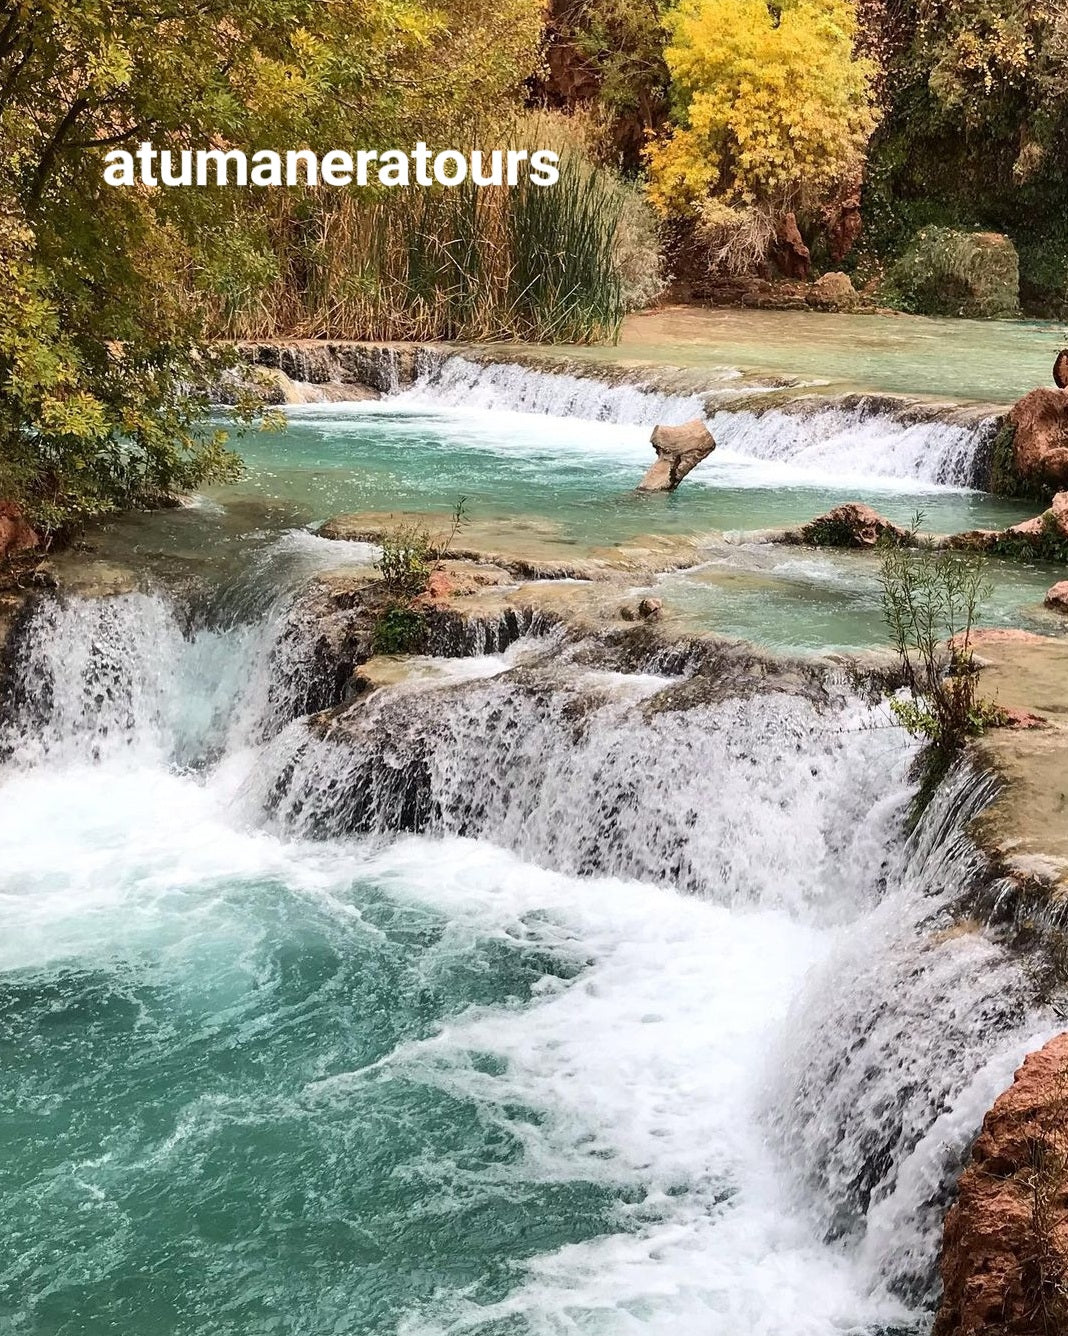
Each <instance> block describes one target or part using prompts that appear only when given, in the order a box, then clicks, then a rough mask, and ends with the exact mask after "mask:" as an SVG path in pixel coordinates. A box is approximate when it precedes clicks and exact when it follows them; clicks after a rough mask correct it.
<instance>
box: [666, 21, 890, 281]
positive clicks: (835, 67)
mask: <svg viewBox="0 0 1068 1336" xmlns="http://www.w3.org/2000/svg"><path fill="white" fill-rule="evenodd" d="M666 23H667V27H668V31H669V34H670V39H669V42H668V45H667V48H666V50H665V58H666V60H667V64H668V68H669V69H670V71H671V75H672V79H673V81H674V84H673V97H674V103H675V106H674V116H673V120H674V125H673V127H672V129H671V130H670V132H669V133H668V134H667V135H666V136H665V138H664V139H663V140H662V141H661V142H659V143H658V144H656V145H655V146H654V147H653V148H652V149H651V151H650V153H649V170H650V177H651V182H650V191H651V195H652V198H653V200H654V202H655V203H656V205H657V206H658V208H659V209H660V210H661V212H662V213H664V214H683V215H687V216H689V217H692V218H694V219H695V220H696V221H697V222H698V223H699V224H700V226H701V228H702V229H703V231H704V232H705V234H706V236H707V237H708V239H709V240H710V241H711V242H712V244H713V249H714V253H715V255H716V258H717V259H718V260H719V262H720V263H722V264H724V265H725V266H727V267H731V268H744V267H746V266H748V265H749V264H751V263H753V262H754V261H756V260H759V259H762V258H763V255H764V253H765V252H766V250H767V247H768V246H769V245H770V243H771V240H772V238H773V237H774V233H775V226H776V222H777V220H778V219H780V218H781V217H782V216H783V215H784V214H786V213H788V212H790V211H796V210H800V209H804V210H813V209H815V208H817V207H818V206H819V205H820V204H821V203H822V202H823V201H824V200H825V199H826V198H828V197H829V196H831V195H832V194H833V193H834V191H835V189H836V187H838V186H839V185H840V183H841V182H842V181H843V180H844V179H849V178H850V177H851V176H854V175H856V174H857V173H858V171H859V168H860V164H861V162H862V160H863V154H864V149H865V145H866V144H867V141H868V137H869V135H870V134H871V131H872V128H873V126H874V123H875V117H874V113H873V111H872V107H871V102H870V86H871V81H872V77H873V74H874V67H873V65H872V63H871V61H870V60H868V59H866V58H863V57H858V56H857V55H856V54H855V52H854V40H855V36H856V14H855V10H854V7H853V4H852V3H851V0H783V3H782V4H781V5H776V4H768V3H766V2H765V0H681V3H680V4H679V5H678V7H677V8H676V9H675V10H674V11H672V12H671V13H669V14H668V16H667V18H666Z"/></svg>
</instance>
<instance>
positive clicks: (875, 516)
mask: <svg viewBox="0 0 1068 1336" xmlns="http://www.w3.org/2000/svg"><path fill="white" fill-rule="evenodd" d="M884 536H887V537H888V538H889V539H891V540H892V541H893V542H895V543H904V542H906V541H907V539H908V534H907V533H906V532H905V530H904V529H902V528H900V527H899V526H898V525H896V524H893V523H891V521H890V520H888V519H884V518H883V516H882V515H880V514H879V512H878V511H877V510H873V509H872V507H871V506H867V505H865V504H864V503H863V502H862V501H848V502H846V504H845V505H843V506H835V508H834V509H833V510H829V511H828V512H827V513H826V515H820V516H819V517H818V518H817V519H814V520H813V521H812V523H811V524H806V525H805V527H804V528H803V529H802V530H801V532H800V535H799V537H800V540H801V542H802V543H810V544H812V546H814V547H860V548H865V547H874V546H875V545H876V543H878V542H879V540H880V539H881V538H883V537H884Z"/></svg>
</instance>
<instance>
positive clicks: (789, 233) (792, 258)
mask: <svg viewBox="0 0 1068 1336" xmlns="http://www.w3.org/2000/svg"><path fill="white" fill-rule="evenodd" d="M771 259H772V262H773V263H774V265H775V268H776V269H778V270H779V272H780V273H781V274H782V276H783V278H794V279H798V278H808V272H809V269H810V268H811V267H812V256H811V254H810V252H809V249H808V247H807V246H806V245H805V242H804V238H803V237H802V236H801V233H800V231H799V230H798V226H797V218H796V217H795V215H794V214H792V213H788V214H786V215H785V217H783V218H782V219H780V221H779V226H778V227H777V229H776V231H775V241H774V242H773V244H772V248H771Z"/></svg>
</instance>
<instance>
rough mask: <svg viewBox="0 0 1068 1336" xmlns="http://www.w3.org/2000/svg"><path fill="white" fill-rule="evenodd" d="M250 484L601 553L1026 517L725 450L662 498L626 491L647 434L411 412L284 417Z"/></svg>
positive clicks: (916, 484)
mask: <svg viewBox="0 0 1068 1336" xmlns="http://www.w3.org/2000/svg"><path fill="white" fill-rule="evenodd" d="M241 451H242V454H243V456H244V458H245V460H246V462H247V464H248V468H249V476H248V478H247V479H246V480H245V482H244V483H242V484H240V485H239V487H238V489H237V491H236V493H224V494H220V495H219V499H220V500H221V501H223V502H224V503H225V502H227V501H228V499H229V496H231V495H252V496H260V497H263V498H267V497H271V498H279V497H283V498H285V499H286V500H287V501H288V502H290V503H292V504H294V505H296V506H299V507H301V508H302V509H303V512H304V514H305V515H306V516H307V517H308V519H309V521H321V520H324V519H327V518H328V517H329V516H331V515H335V514H339V513H346V512H354V511H390V510H398V511H403V510H415V511H422V510H438V511H447V510H449V509H450V508H451V506H452V505H453V504H454V502H455V501H456V499H457V497H458V496H466V497H467V498H468V502H469V510H470V513H471V516H472V517H473V518H474V519H476V520H483V519H485V520H497V519H515V518H524V519H530V518H533V519H538V520H542V521H544V522H545V523H546V524H547V525H549V526H552V527H553V528H555V529H556V530H557V531H558V532H559V535H560V538H561V540H562V541H565V542H570V543H576V542H581V543H587V544H594V545H600V544H610V543H618V542H621V541H624V540H626V539H628V538H632V537H634V536H635V535H637V534H642V533H668V534H699V533H709V532H713V531H717V530H746V529H758V528H765V527H771V526H783V525H789V524H797V523H800V522H804V521H807V520H809V519H812V518H814V517H815V516H816V515H818V514H821V513H823V512H824V511H825V510H827V509H829V508H830V506H832V505H835V504H838V503H839V502H842V501H847V500H857V499H864V500H868V501H871V502H872V503H873V504H876V505H877V506H878V507H879V508H880V509H881V510H882V511H883V512H884V513H885V514H887V515H888V517H890V518H892V519H894V520H897V521H899V522H907V521H908V520H909V519H910V518H911V517H912V516H913V514H914V513H915V512H916V511H917V510H923V511H924V512H925V515H926V524H927V526H928V527H929V528H931V529H933V530H935V531H940V532H953V531H956V530H960V529H966V528H982V527H994V526H997V525H1000V524H1005V523H1015V522H1016V521H1017V520H1019V519H1023V518H1026V516H1027V515H1028V513H1029V510H1028V507H1027V506H1026V505H1024V506H1021V505H1019V504H1017V503H1011V502H1010V503H1007V502H1003V501H999V500H997V499H996V498H993V497H990V496H987V495H985V494H982V493H975V492H966V491H959V490H956V491H954V490H949V489H946V488H938V487H935V486H932V485H929V484H926V483H923V482H922V481H921V480H919V479H909V478H893V477H879V476H878V475H874V476H873V475H872V474H871V473H866V472H865V470H864V467H863V464H862V462H860V461H858V462H857V463H856V465H855V466H854V469H853V471H852V476H850V472H849V471H848V469H847V470H845V471H838V472H837V473H835V472H832V470H831V468H829V467H824V468H820V467H816V468H805V467H801V466H796V465H791V464H790V463H789V462H780V461H767V460H761V459H755V458H747V457H745V456H741V455H738V454H735V453H731V452H729V451H728V450H726V449H723V450H720V451H717V452H716V453H715V454H714V455H712V456H711V457H710V458H709V459H708V460H706V461H705V462H704V463H703V464H702V465H701V466H700V467H699V469H698V470H697V471H696V472H695V473H694V474H692V475H691V477H690V479H688V480H687V482H686V483H685V484H684V485H683V486H682V487H681V488H680V489H679V491H678V492H676V493H674V494H673V495H669V496H664V495H656V496H642V495H638V494H637V493H635V491H634V489H635V487H636V486H637V484H638V482H639V481H640V480H641V478H642V476H643V474H644V472H645V470H646V468H647V467H648V466H649V464H650V462H651V461H652V458H653V452H652V450H651V448H650V446H649V430H648V428H647V427H631V426H624V425H617V424H607V423H597V422H589V421H584V420H581V419H576V418H555V417H543V416H536V415H533V414H522V413H507V412H488V411H464V410H462V409H435V408H428V407H423V406H420V405H418V404H409V405H404V406H400V407H397V406H393V405H391V404H390V403H389V402H388V401H387V402H386V403H385V404H384V405H381V406H378V405H376V406H372V407H371V408H363V407H361V408H351V407H350V408H337V407H334V408H312V409H296V410H289V426H288V428H287V430H286V431H285V432H284V433H280V434H274V433H272V434H269V435H268V434H258V435H255V436H250V437H247V438H245V439H244V440H243V441H242V443H241Z"/></svg>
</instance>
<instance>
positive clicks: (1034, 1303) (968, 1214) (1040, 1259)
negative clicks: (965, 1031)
mask: <svg viewBox="0 0 1068 1336" xmlns="http://www.w3.org/2000/svg"><path fill="white" fill-rule="evenodd" d="M941 1269H942V1281H943V1285H944V1294H943V1298H942V1305H941V1308H940V1309H939V1312H938V1317H937V1319H936V1321H935V1326H934V1336H979V1333H983V1336H1048V1333H1051V1332H1063V1331H1065V1330H1068V1305H1066V1302H1065V1281H1066V1279H1068V1034H1061V1035H1058V1036H1057V1037H1056V1038H1055V1039H1052V1040H1050V1042H1049V1043H1048V1044H1047V1045H1046V1046H1045V1048H1042V1049H1039V1051H1038V1052H1037V1053H1032V1054H1030V1055H1029V1056H1028V1058H1027V1059H1026V1060H1025V1062H1024V1064H1023V1066H1022V1067H1021V1068H1020V1069H1019V1071H1018V1072H1017V1073H1016V1078H1015V1080H1014V1082H1013V1084H1012V1086H1011V1087H1010V1088H1009V1089H1008V1090H1006V1091H1005V1092H1004V1094H1002V1095H1000V1096H999V1097H998V1100H997V1102H996V1103H995V1104H994V1107H993V1108H992V1109H991V1110H990V1112H989V1113H988V1114H987V1115H986V1118H985V1119H984V1120H983V1130H982V1131H981V1132H980V1134H979V1138H978V1140H977V1141H976V1143H975V1146H974V1148H973V1150H972V1161H971V1164H970V1165H969V1166H968V1168H967V1169H966V1170H965V1171H964V1173H963V1175H962V1176H961V1180H960V1186H959V1195H958V1198H957V1201H956V1203H955V1204H954V1205H953V1206H952V1207H951V1208H950V1211H949V1213H948V1215H947V1216H946V1224H945V1235H944V1242H943V1250H942V1263H941Z"/></svg>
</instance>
